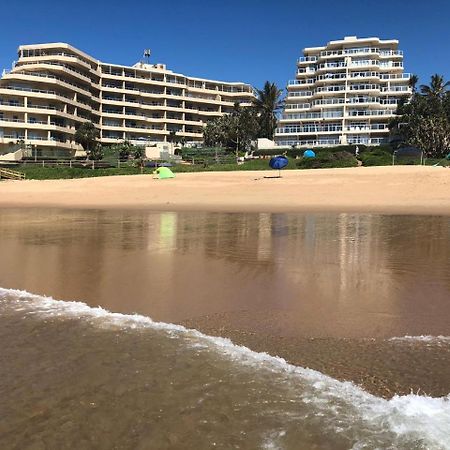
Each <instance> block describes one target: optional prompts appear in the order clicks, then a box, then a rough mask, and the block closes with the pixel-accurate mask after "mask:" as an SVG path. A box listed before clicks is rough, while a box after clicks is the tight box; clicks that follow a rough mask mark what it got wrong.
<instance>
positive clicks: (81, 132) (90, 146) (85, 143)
mask: <svg viewBox="0 0 450 450" xmlns="http://www.w3.org/2000/svg"><path fill="white" fill-rule="evenodd" d="M99 137H100V132H99V131H98V129H97V128H96V127H95V125H94V124H93V123H92V122H83V123H82V124H81V125H80V126H79V127H78V128H77V130H76V132H75V142H77V143H78V144H80V145H81V146H82V147H83V149H84V151H85V152H86V154H87V156H88V158H89V155H90V153H91V152H92V151H95V147H96V146H97V141H98V139H99Z"/></svg>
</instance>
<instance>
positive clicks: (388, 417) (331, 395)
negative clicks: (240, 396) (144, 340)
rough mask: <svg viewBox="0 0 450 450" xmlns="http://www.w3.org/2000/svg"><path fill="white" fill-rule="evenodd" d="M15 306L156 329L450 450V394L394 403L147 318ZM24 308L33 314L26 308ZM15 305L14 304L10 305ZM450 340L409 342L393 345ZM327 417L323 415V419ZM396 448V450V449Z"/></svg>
mask: <svg viewBox="0 0 450 450" xmlns="http://www.w3.org/2000/svg"><path fill="white" fill-rule="evenodd" d="M2 301H3V302H5V301H7V302H13V303H14V305H13V308H14V310H15V311H18V310H20V311H24V312H25V314H32V315H34V316H38V317H42V318H44V319H45V318H51V317H58V316H61V317H72V318H76V319H86V320H89V321H95V325H97V326H101V327H117V328H119V329H136V328H151V329H153V330H161V331H163V332H165V333H166V334H167V335H168V336H169V337H173V338H177V337H184V338H187V339H188V340H189V345H191V346H192V347H195V348H197V349H201V348H205V349H208V350H209V351H216V352H218V353H219V354H221V355H223V356H224V357H226V358H229V359H230V360H233V362H236V363H239V364H245V365H250V366H252V367H254V370H270V371H275V372H279V373H283V374H284V375H287V376H289V377H298V378H299V379H300V380H301V381H302V382H303V383H306V384H307V385H309V387H310V388H311V392H312V394H313V395H310V396H309V397H308V399H306V398H305V400H304V401H305V402H306V401H309V402H312V403H314V404H315V406H316V407H317V408H320V407H322V408H323V413H324V414H326V411H327V408H329V407H330V405H331V404H332V403H333V401H338V402H345V404H348V405H349V407H350V408H351V409H352V410H353V411H354V414H356V415H358V416H359V417H358V419H360V420H363V421H364V422H365V423H367V424H368V425H370V426H371V427H372V428H374V427H375V428H376V429H379V430H380V432H383V431H390V432H392V433H394V434H395V435H396V436H398V437H399V438H400V439H401V438H405V439H410V440H411V439H413V440H414V439H416V440H417V442H419V441H421V442H422V443H424V444H425V445H426V447H424V448H427V449H430V450H431V449H450V394H449V395H448V396H445V397H440V398H433V397H427V396H419V395H414V394H410V395H403V396H394V397H393V398H392V399H390V400H386V399H382V398H380V397H377V396H374V395H372V394H369V393H368V392H366V391H365V390H363V389H362V388H360V387H358V386H356V385H355V384H353V383H351V382H341V381H339V380H336V379H334V378H332V377H329V376H327V375H324V374H322V373H320V372H318V371H315V370H311V369H307V368H303V367H298V366H294V365H292V364H289V363H287V362H286V361H285V360H284V359H283V358H280V357H276V356H271V355H268V354H267V353H258V352H254V351H252V350H250V349H248V348H247V347H243V346H238V345H235V344H233V343H232V342H231V341H230V340H229V339H226V338H220V337H213V336H208V335H205V334H203V333H201V332H199V331H197V330H194V329H188V328H185V327H183V326H181V325H176V324H170V323H163V322H155V321H153V320H152V319H150V318H149V317H146V316H142V315H137V314H135V315H127V314H121V313H114V312H110V311H107V310H105V309H103V308H101V307H96V308H93V307H90V306H88V305H86V304H85V303H82V302H78V301H61V300H54V299H53V298H51V297H45V296H39V295H34V294H31V293H29V292H26V291H21V290H13V289H4V288H0V302H2ZM24 303H27V304H29V306H30V308H27V307H24ZM9 304H10V303H9ZM435 339H440V340H441V341H442V340H449V339H450V338H448V337H445V336H437V337H433V336H418V337H412V336H405V337H402V338H393V340H403V341H410V340H422V341H424V342H428V341H432V340H435ZM320 414H322V413H318V415H320ZM353 448H354V449H355V450H356V449H360V448H370V443H368V442H364V441H361V442H358V443H357V444H355V446H354V447H353ZM392 448H396V447H395V445H394V446H392Z"/></svg>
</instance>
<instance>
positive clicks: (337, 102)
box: [275, 36, 411, 146]
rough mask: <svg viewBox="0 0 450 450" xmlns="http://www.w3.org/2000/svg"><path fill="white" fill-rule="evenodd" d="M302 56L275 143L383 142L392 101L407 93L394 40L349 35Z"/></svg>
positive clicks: (393, 107) (393, 105)
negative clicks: (360, 37)
mask: <svg viewBox="0 0 450 450" xmlns="http://www.w3.org/2000/svg"><path fill="white" fill-rule="evenodd" d="M303 54H304V56H303V57H302V58H300V59H299V60H298V62H297V75H296V79H295V80H292V81H289V83H288V86H287V97H286V103H285V107H284V111H283V115H282V117H281V120H280V121H279V126H278V129H277V130H276V135H275V140H276V142H277V144H278V145H284V146H293V145H295V146H326V145H339V144H359V143H361V144H368V145H375V144H380V143H383V142H385V141H386V140H387V137H388V133H389V130H388V123H389V121H390V120H391V119H392V117H393V116H394V115H395V111H396V108H397V103H398V102H399V100H400V99H401V98H402V97H405V96H409V95H410V94H411V89H410V88H409V85H408V80H409V78H410V74H407V73H403V52H402V51H401V50H398V41H397V40H381V39H379V38H363V39H358V38H357V37H355V36H351V37H345V38H344V39H342V40H338V41H331V42H329V43H328V44H327V45H326V46H325V47H312V48H305V49H304V50H303Z"/></svg>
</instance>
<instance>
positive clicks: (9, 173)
mask: <svg viewBox="0 0 450 450" xmlns="http://www.w3.org/2000/svg"><path fill="white" fill-rule="evenodd" d="M1 179H6V180H24V179H25V174H24V173H22V172H17V170H11V169H2V168H0V180H1Z"/></svg>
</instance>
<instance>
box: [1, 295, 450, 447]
mask: <svg viewBox="0 0 450 450" xmlns="http://www.w3.org/2000/svg"><path fill="white" fill-rule="evenodd" d="M0 313H1V319H0V320H1V325H2V326H1V328H0V337H1V338H2V342H5V341H6V342H8V344H9V345H7V346H6V347H5V348H3V349H2V364H1V365H0V380H1V381H0V392H1V393H2V402H1V403H0V417H2V418H3V420H2V422H1V425H0V447H1V448H8V449H16V448H17V449H22V448H52V449H53V448H55V449H56V448H58V449H63V448H86V449H89V448H101V449H110V448H130V449H131V448H133V449H153V448H155V449H162V448H192V449H194V448H195V449H202V448H205V449H206V448H224V449H227V448H246V449H253V448H267V449H274V448H286V449H314V448H317V449H318V448H320V449H349V448H353V449H362V448H370V449H373V448H384V449H388V448H391V449H443V448H450V447H448V444H449V442H448V436H449V434H450V397H448V398H441V399H432V398H427V397H418V396H415V395H409V396H404V397H394V398H393V399H392V400H389V401H387V400H383V399H380V398H378V397H375V396H372V395H370V394H368V393H366V392H364V391H363V390H361V389H360V388H357V387H355V386H354V385H352V384H350V383H341V382H338V381H336V380H334V379H332V378H329V377H327V376H324V375H322V374H320V373H319V372H315V371H312V370H309V369H303V368H299V367H295V366H290V365H288V364H286V363H285V362H284V361H283V360H281V359H277V358H273V357H270V356H268V355H265V354H258V353H255V352H252V351H250V350H248V349H245V348H243V347H237V346H234V345H233V344H232V343H231V342H230V341H227V340H224V339H221V338H212V337H208V336H205V335H202V334H201V333H199V332H196V331H193V330H187V329H185V328H183V327H180V326H176V325H170V324H163V323H155V322H152V321H151V320H150V319H148V318H146V317H142V316H126V315H121V314H111V313H108V312H106V311H105V310H102V309H93V308H90V307H88V306H87V305H84V304H81V303H68V302H61V301H53V300H51V299H46V298H43V297H38V296H33V295H30V294H28V293H25V292H20V291H12V290H4V289H0ZM11 335H14V336H16V339H11ZM49 343H51V345H49Z"/></svg>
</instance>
